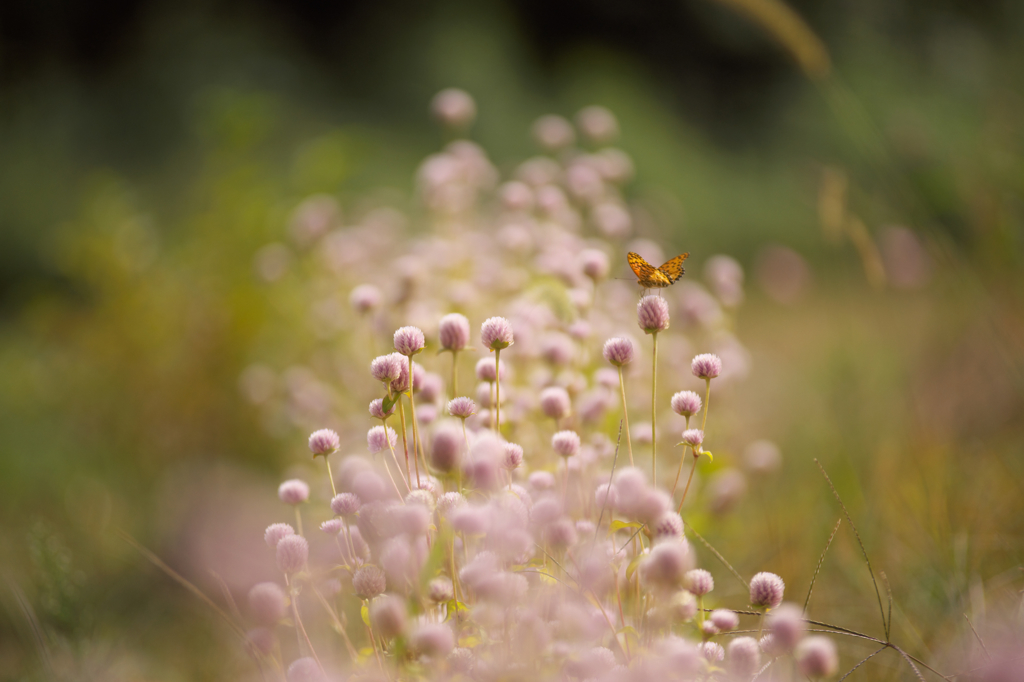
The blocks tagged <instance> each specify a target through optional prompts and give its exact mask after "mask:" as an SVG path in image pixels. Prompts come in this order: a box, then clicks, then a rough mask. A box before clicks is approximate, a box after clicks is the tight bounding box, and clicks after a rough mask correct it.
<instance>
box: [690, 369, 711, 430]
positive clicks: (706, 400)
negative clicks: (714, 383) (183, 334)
mask: <svg viewBox="0 0 1024 682" xmlns="http://www.w3.org/2000/svg"><path fill="white" fill-rule="evenodd" d="M704 382H705V383H706V384H707V385H708V388H707V390H706V391H705V392H704V419H703V420H702V421H701V423H700V430H701V433H703V432H704V429H706V428H707V426H708V408H709V407H710V406H711V379H705V380H704ZM686 423H687V424H689V423H690V422H689V421H687V422H686Z"/></svg>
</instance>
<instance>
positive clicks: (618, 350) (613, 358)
mask: <svg viewBox="0 0 1024 682" xmlns="http://www.w3.org/2000/svg"><path fill="white" fill-rule="evenodd" d="M601 353H602V355H604V359H605V360H607V361H608V362H610V363H612V364H613V365H615V366H616V367H622V366H623V365H628V364H629V363H631V362H632V361H633V342H632V341H630V340H629V339H627V338H624V337H621V336H617V337H613V338H610V339H608V340H607V341H605V342H604V348H603V349H602V351H601Z"/></svg>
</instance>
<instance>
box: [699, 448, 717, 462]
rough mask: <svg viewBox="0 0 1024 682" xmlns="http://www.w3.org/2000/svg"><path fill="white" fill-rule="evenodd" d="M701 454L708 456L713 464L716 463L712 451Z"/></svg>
mask: <svg viewBox="0 0 1024 682" xmlns="http://www.w3.org/2000/svg"><path fill="white" fill-rule="evenodd" d="M701 454H705V455H707V456H708V459H710V460H711V461H712V462H714V461H715V456H714V455H712V454H711V451H710V450H705V451H704V452H703V453H701Z"/></svg>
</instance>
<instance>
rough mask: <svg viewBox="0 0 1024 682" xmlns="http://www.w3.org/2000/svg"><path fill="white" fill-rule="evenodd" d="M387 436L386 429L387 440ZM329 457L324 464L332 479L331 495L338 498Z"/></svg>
mask: <svg viewBox="0 0 1024 682" xmlns="http://www.w3.org/2000/svg"><path fill="white" fill-rule="evenodd" d="M387 435H388V432H387V430H386V429H385V431H384V436H385V438H386V437H387ZM328 457H330V455H324V463H325V464H326V465H327V478H329V479H331V493H332V494H333V495H334V497H337V496H338V489H337V488H336V487H334V474H332V473H331V460H329V459H328Z"/></svg>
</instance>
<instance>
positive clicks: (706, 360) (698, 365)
mask: <svg viewBox="0 0 1024 682" xmlns="http://www.w3.org/2000/svg"><path fill="white" fill-rule="evenodd" d="M690 370H691V371H692V372H693V376H695V377H697V378H698V379H714V378H715V377H717V376H718V375H719V374H721V373H722V358H720V357H718V356H717V355H714V354H713V353H701V354H700V355H698V356H697V357H695V358H694V359H693V362H691V363H690Z"/></svg>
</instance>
